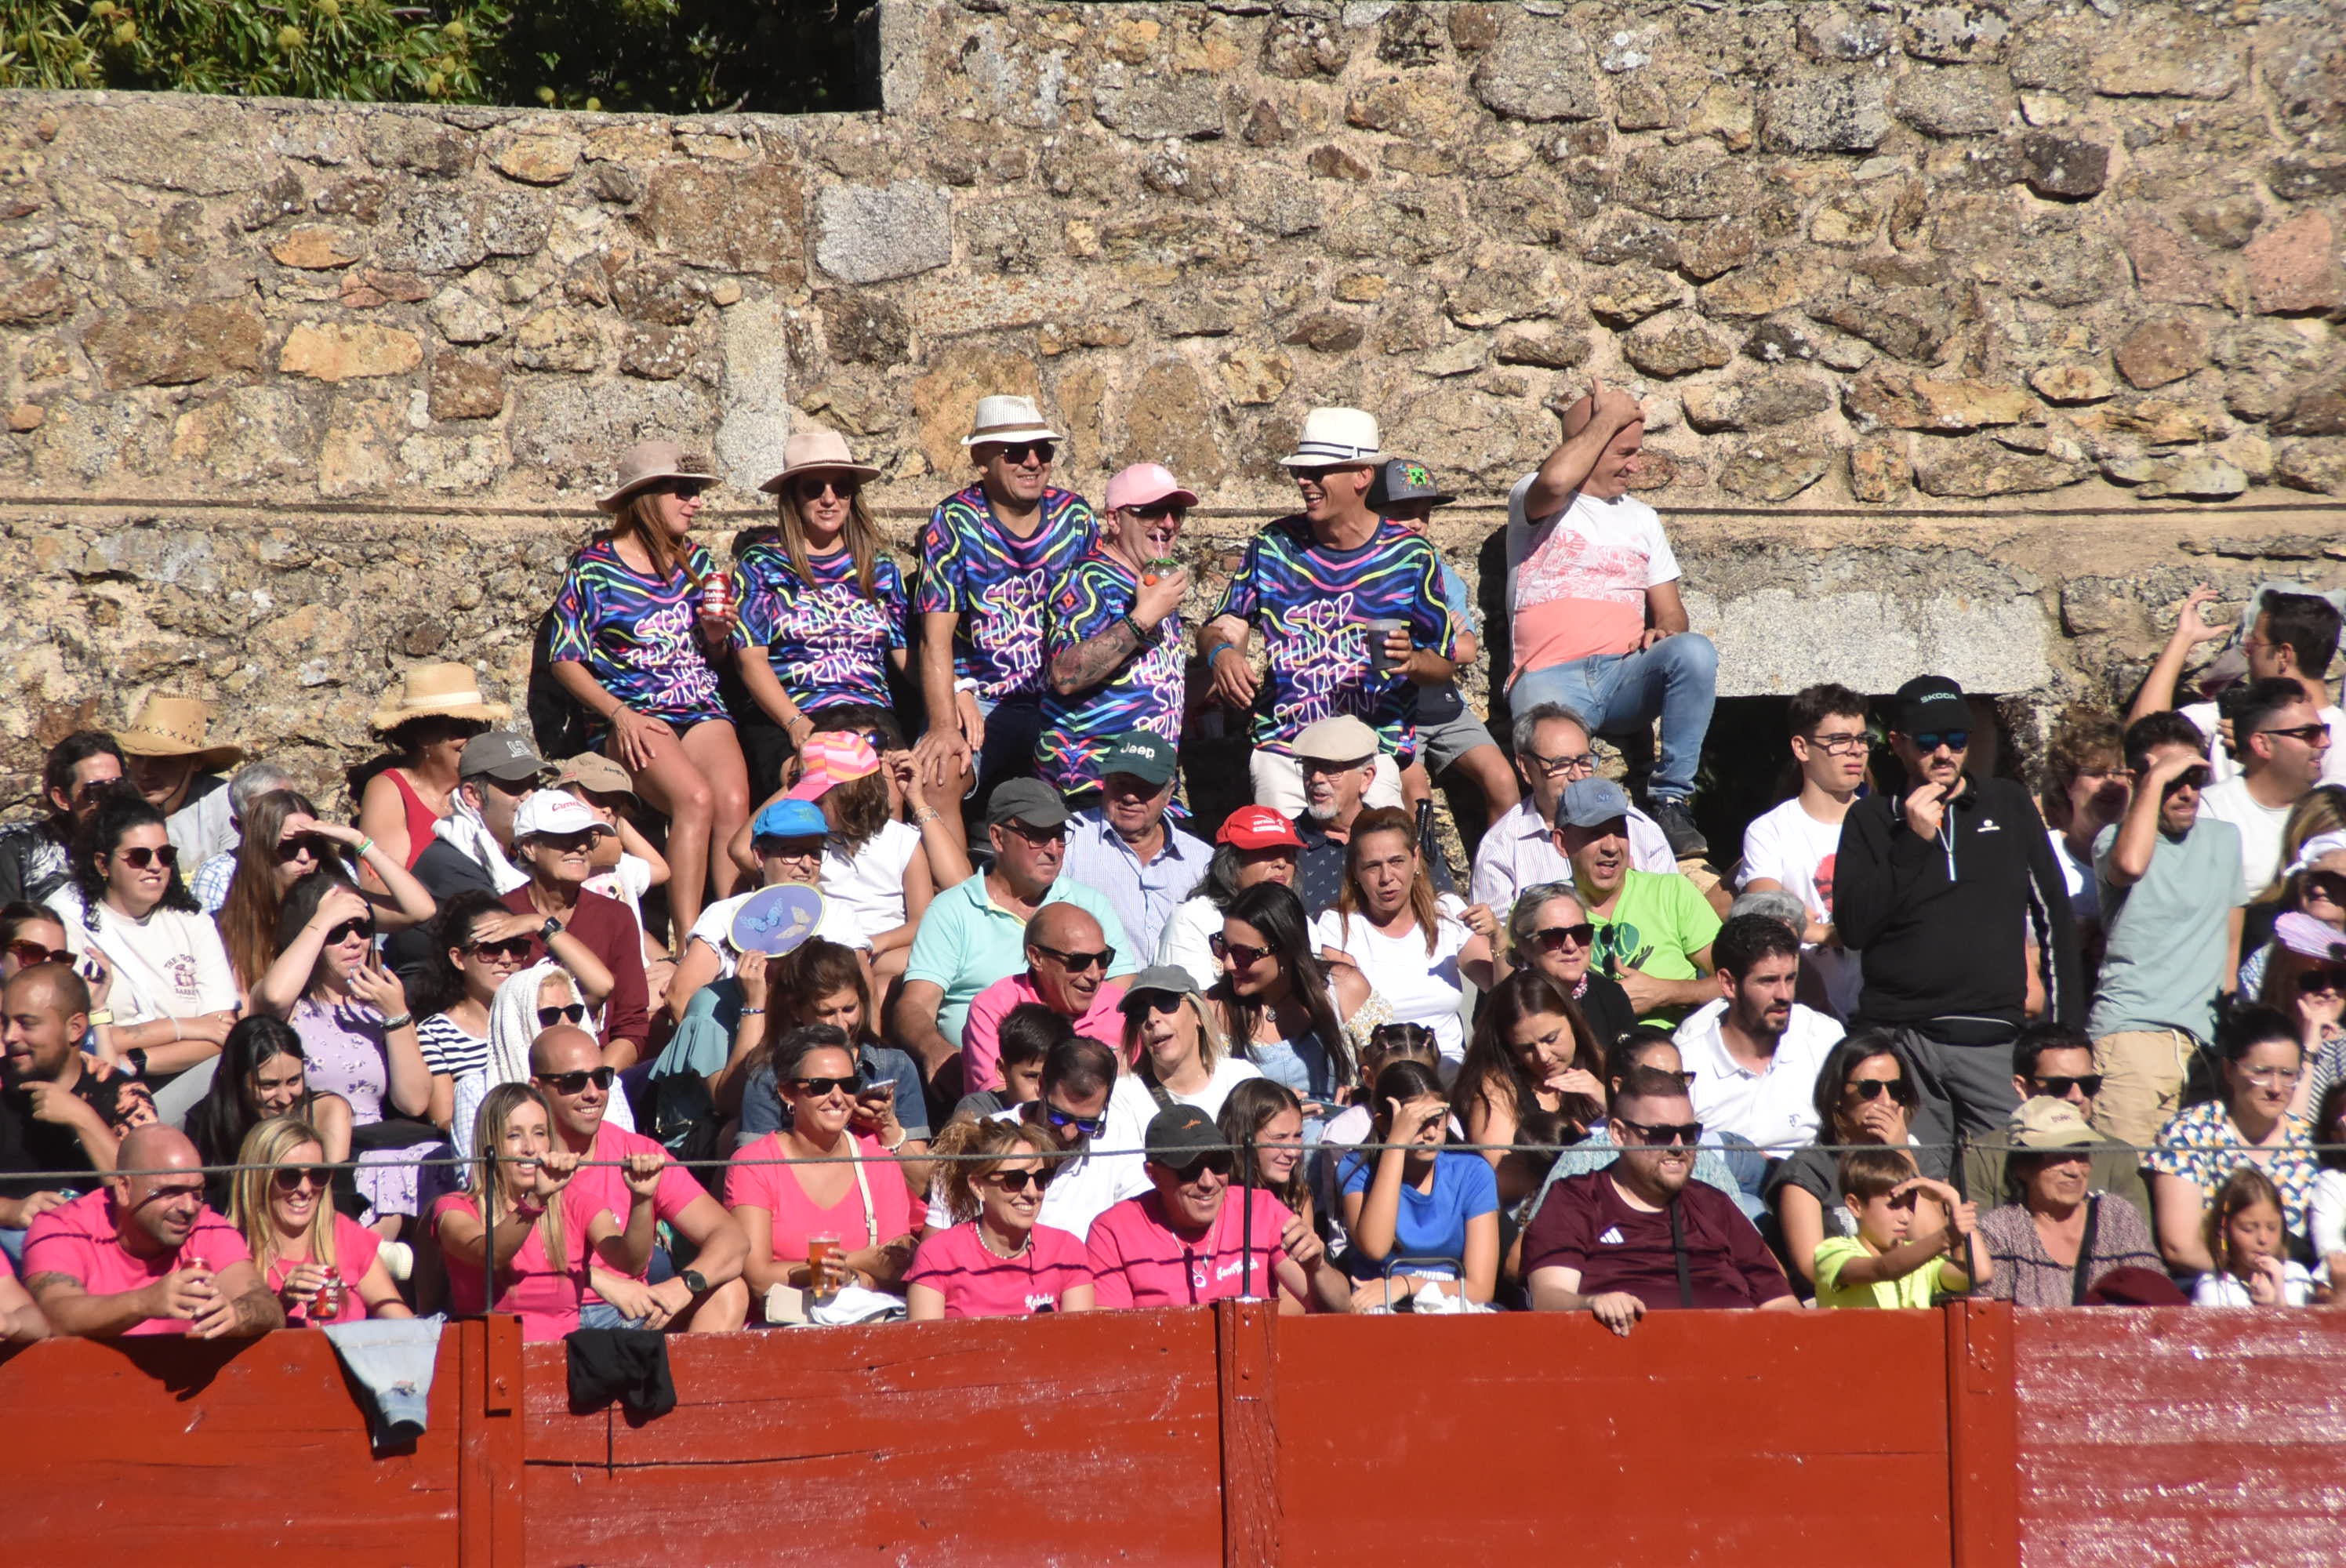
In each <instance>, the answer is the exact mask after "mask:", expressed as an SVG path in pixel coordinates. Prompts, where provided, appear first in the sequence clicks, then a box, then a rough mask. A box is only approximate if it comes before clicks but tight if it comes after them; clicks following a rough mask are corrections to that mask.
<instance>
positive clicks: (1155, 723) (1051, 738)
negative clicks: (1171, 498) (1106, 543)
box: [1035, 547, 1183, 794]
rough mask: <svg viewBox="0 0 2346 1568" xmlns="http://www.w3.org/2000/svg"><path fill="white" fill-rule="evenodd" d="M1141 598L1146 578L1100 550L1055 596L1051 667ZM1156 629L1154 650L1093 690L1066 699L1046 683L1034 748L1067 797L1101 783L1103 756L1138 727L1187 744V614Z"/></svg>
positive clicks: (1038, 764) (1047, 656)
mask: <svg viewBox="0 0 2346 1568" xmlns="http://www.w3.org/2000/svg"><path fill="white" fill-rule="evenodd" d="M1139 596H1140V579H1139V578H1137V577H1136V576H1134V575H1132V572H1131V570H1130V568H1128V567H1127V566H1126V565H1125V564H1124V563H1123V562H1121V561H1119V560H1117V558H1116V557H1115V556H1113V555H1109V554H1108V553H1107V551H1105V550H1102V549H1099V548H1097V547H1095V548H1094V549H1093V550H1092V553H1091V554H1090V555H1086V556H1085V557H1084V558H1083V559H1082V560H1080V561H1077V562H1076V564H1075V566H1074V567H1073V568H1072V569H1071V570H1070V571H1069V572H1068V573H1067V575H1066V576H1064V577H1062V578H1060V579H1059V585H1058V586H1057V587H1056V588H1055V589H1053V590H1052V592H1051V598H1050V602H1049V604H1048V606H1047V607H1046V608H1045V611H1044V615H1043V621H1044V626H1045V631H1044V636H1043V662H1044V665H1045V668H1047V667H1049V665H1050V661H1051V660H1053V659H1055V658H1056V657H1059V656H1060V655H1061V654H1063V653H1065V652H1066V651H1067V650H1068V649H1069V648H1071V647H1075V646H1076V645H1077V644H1078V643H1084V642H1088V641H1090V640H1091V639H1092V638H1094V637H1096V636H1099V635H1100V634H1101V633H1102V632H1104V631H1106V630H1107V629H1108V627H1110V626H1114V625H1116V624H1117V621H1119V620H1121V619H1122V618H1123V617H1124V616H1126V615H1127V613H1128V612H1129V611H1130V610H1131V608H1132V604H1133V601H1134V600H1135V599H1137V598H1138V597H1139ZM1156 629H1157V639H1158V640H1157V646H1156V647H1153V648H1143V649H1141V650H1140V652H1139V653H1138V654H1137V655H1136V656H1134V657H1132V658H1131V659H1129V660H1127V661H1126V663H1125V665H1124V667H1123V668H1121V669H1119V670H1117V672H1116V673H1115V674H1113V675H1111V676H1109V677H1108V678H1107V680H1105V681H1103V682H1102V683H1101V684H1099V685H1098V686H1096V687H1091V688H1090V689H1089V690H1087V691H1078V692H1075V693H1072V694H1070V695H1069V696H1066V697H1061V696H1060V695H1059V694H1058V693H1057V692H1056V691H1054V690H1052V689H1051V686H1050V682H1049V681H1048V680H1047V679H1046V680H1045V682H1044V684H1043V738H1042V742H1041V744H1040V745H1038V746H1037V747H1036V748H1035V772H1036V773H1038V774H1040V775H1041V776H1042V779H1043V781H1044V782H1045V783H1046V784H1048V785H1050V786H1051V788H1052V789H1056V790H1059V791H1060V792H1061V793H1063V794H1066V793H1072V792H1074V791H1076V790H1078V789H1089V788H1091V787H1093V786H1095V785H1096V784H1098V783H1099V781H1100V770H1099V759H1100V758H1101V757H1102V756H1103V755H1105V754H1106V753H1107V749H1108V748H1109V747H1111V746H1113V745H1115V744H1116V742H1117V740H1119V739H1121V738H1123V737H1125V736H1127V735H1129V734H1131V733H1132V732H1133V731H1134V730H1136V729H1146V730H1148V732H1149V733H1150V734H1152V735H1157V736H1161V737H1163V738H1165V739H1167V740H1168V741H1171V742H1172V743H1173V744H1174V745H1176V746H1178V745H1179V744H1180V743H1181V708H1182V696H1183V691H1182V677H1181V668H1182V657H1183V649H1182V639H1181V612H1180V611H1179V610H1178V609H1176V610H1175V611H1174V612H1173V613H1172V614H1170V615H1168V616H1166V617H1165V618H1164V619H1162V620H1160V621H1158V623H1157V628H1156Z"/></svg>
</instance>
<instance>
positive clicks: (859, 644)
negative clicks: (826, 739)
mask: <svg viewBox="0 0 2346 1568" xmlns="http://www.w3.org/2000/svg"><path fill="white" fill-rule="evenodd" d="M807 572H808V575H809V576H811V578H812V579H813V580H812V581H811V582H809V581H807V580H806V579H805V578H801V576H800V575H799V574H798V568H797V567H795V566H793V565H790V552H789V551H788V550H786V549H784V548H783V547H782V542H781V540H780V538H778V537H776V536H775V535H772V534H767V535H762V536H760V538H758V539H756V540H754V541H752V542H751V543H750V545H748V546H747V547H745V548H744V549H743V550H742V551H741V553H740V555H738V556H736V557H735V559H734V566H733V578H734V583H735V585H736V586H737V587H738V588H739V595H738V597H739V602H740V606H741V611H740V614H741V625H740V628H739V630H738V631H736V632H735V633H734V635H733V641H734V645H735V646H736V647H762V648H764V649H765V650H766V658H767V661H768V662H769V663H770V665H771V666H772V667H773V671H774V678H775V679H776V680H778V681H780V683H781V687H782V690H783V691H784V692H785V693H787V694H788V695H789V697H790V700H791V701H792V702H794V703H796V704H797V705H798V706H799V708H801V709H802V710H803V711H805V712H808V713H812V712H815V711H816V710H818V709H820V708H836V707H838V706H839V705H840V704H841V703H847V702H868V703H870V704H872V706H873V707H875V708H887V707H889V706H891V704H892V698H891V697H889V695H888V655H889V653H890V652H891V651H892V650H893V649H896V648H901V647H903V646H904V612H905V607H906V606H905V599H904V576H903V573H902V572H901V571H899V570H898V569H897V566H896V563H895V562H893V561H892V560H889V559H888V558H887V557H886V556H884V555H882V556H879V557H877V558H875V559H874V560H873V561H872V595H871V596H870V597H869V598H866V597H865V596H864V595H863V590H862V588H861V587H860V586H859V585H857V583H856V580H855V553H854V552H853V551H852V550H843V549H842V550H834V551H832V552H831V554H830V555H810V556H809V557H807Z"/></svg>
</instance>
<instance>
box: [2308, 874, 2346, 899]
mask: <svg viewBox="0 0 2346 1568" xmlns="http://www.w3.org/2000/svg"><path fill="white" fill-rule="evenodd" d="M2305 892H2306V896H2307V897H2309V898H2321V899H2328V900H2329V901H2331V903H2333V904H2346V877H2341V876H2340V875H2339V874H2338V873H2337V872H2336V871H2308V872H2306V873H2305Z"/></svg>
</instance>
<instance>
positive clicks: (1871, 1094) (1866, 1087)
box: [1842, 1078, 1914, 1105]
mask: <svg viewBox="0 0 2346 1568" xmlns="http://www.w3.org/2000/svg"><path fill="white" fill-rule="evenodd" d="M1842 1087H1843V1088H1845V1089H1847V1090H1849V1091H1850V1093H1851V1094H1853V1095H1856V1096H1857V1097H1858V1098H1859V1099H1861V1100H1878V1099H1880V1098H1882V1091H1883V1090H1885V1089H1887V1090H1888V1091H1890V1097H1891V1098H1892V1099H1893V1100H1895V1101H1897V1102H1898V1103H1899V1104H1900V1105H1913V1103H1914V1085H1913V1084H1910V1083H1908V1082H1907V1081H1906V1080H1905V1079H1903V1078H1852V1079H1851V1080H1850V1081H1849V1082H1848V1083H1847V1084H1843V1085H1842Z"/></svg>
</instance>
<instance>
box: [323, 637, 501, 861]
mask: <svg viewBox="0 0 2346 1568" xmlns="http://www.w3.org/2000/svg"><path fill="white" fill-rule="evenodd" d="M512 714H513V709H512V708H508V707H507V706H506V705H505V704H504V703H502V702H491V701H490V700H489V699H488V698H486V697H483V696H482V695H481V680H480V677H478V676H476V675H474V673H473V667H472V666H470V665H463V664H423V665H417V666H416V667H414V668H413V669H411V670H409V671H408V672H407V673H406V674H405V675H403V676H402V677H400V679H399V683H398V684H397V685H395V686H393V687H392V688H391V689H390V690H389V691H386V692H384V693H383V694H382V701H381V702H379V703H378V704H377V705H376V707H375V710H374V713H373V714H372V717H370V718H368V720H367V727H368V728H371V729H372V730H374V731H375V732H376V733H377V734H379V735H381V736H382V740H383V745H384V747H385V748H388V749H389V750H390V752H391V754H392V763H391V766H389V767H388V768H385V769H382V770H381V771H380V772H378V773H376V774H375V775H374V776H373V777H372V778H371V779H368V780H367V781H366V787H365V788H364V789H362V790H361V791H360V792H359V831H361V832H362V833H364V834H365V835H366V836H367V837H368V838H370V839H372V840H374V841H375V842H376V843H377V844H379V845H381V846H382V850H383V852H384V853H385V854H387V855H389V856H390V857H391V858H392V859H393V860H397V861H398V862H399V864H400V866H401V868H402V869H403V870H406V871H413V870H414V869H415V862H416V861H417V860H420V859H421V858H422V857H423V851H424V850H428V849H430V848H431V847H432V830H433V827H434V825H436V824H437V823H438V822H439V820H440V819H441V818H443V817H444V816H446V815H447V814H448V812H449V809H450V803H451V801H453V800H454V798H455V793H456V761H457V759H459V758H460V757H462V756H463V755H464V742H466V741H468V740H470V739H472V738H473V737H474V736H475V735H478V734H480V733H481V732H482V731H483V730H484V729H486V728H489V726H491V725H493V724H502V723H504V722H505V719H506V718H510V717H511V716H512Z"/></svg>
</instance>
